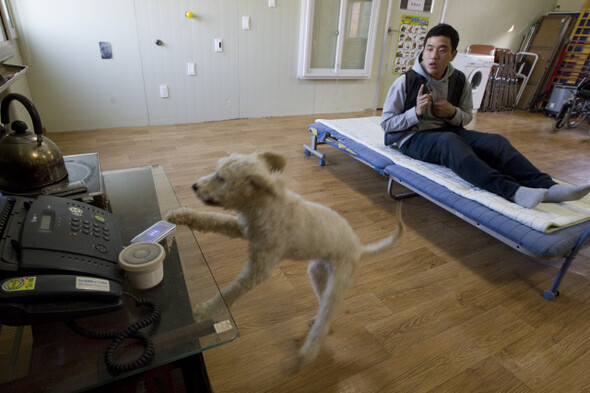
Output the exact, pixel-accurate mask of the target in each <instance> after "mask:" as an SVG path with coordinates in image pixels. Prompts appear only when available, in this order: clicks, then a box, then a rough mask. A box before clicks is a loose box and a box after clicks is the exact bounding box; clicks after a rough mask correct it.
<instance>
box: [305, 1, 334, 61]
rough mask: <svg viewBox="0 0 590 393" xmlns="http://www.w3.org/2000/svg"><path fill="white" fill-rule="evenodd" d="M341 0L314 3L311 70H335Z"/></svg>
mask: <svg viewBox="0 0 590 393" xmlns="http://www.w3.org/2000/svg"><path fill="white" fill-rule="evenodd" d="M339 14H340V0H316V1H314V15H313V33H312V44H311V59H310V60H311V61H310V63H311V64H310V65H311V68H334V67H335V62H336V44H337V40H338V17H339Z"/></svg>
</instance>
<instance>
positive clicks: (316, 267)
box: [307, 259, 332, 327]
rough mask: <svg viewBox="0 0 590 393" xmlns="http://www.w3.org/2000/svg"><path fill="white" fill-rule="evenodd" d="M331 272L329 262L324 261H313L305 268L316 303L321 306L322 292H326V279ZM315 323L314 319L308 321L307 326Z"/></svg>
mask: <svg viewBox="0 0 590 393" xmlns="http://www.w3.org/2000/svg"><path fill="white" fill-rule="evenodd" d="M331 271H332V265H331V264H330V261H327V260H324V259H314V260H313V261H310V262H309V266H308V267H307V274H308V275H309V279H310V280H311V285H312V287H313V290H314V292H315V294H316V296H317V297H318V303H319V304H320V305H321V304H322V298H323V296H324V291H325V290H326V285H327V283H328V277H329V276H330V274H331ZM314 321H315V317H314V318H312V319H310V320H309V326H310V327H311V326H312V325H313V323H314Z"/></svg>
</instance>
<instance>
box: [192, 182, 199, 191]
mask: <svg viewBox="0 0 590 393" xmlns="http://www.w3.org/2000/svg"><path fill="white" fill-rule="evenodd" d="M198 188H199V186H198V185H197V183H195V184H193V191H197V189H198Z"/></svg>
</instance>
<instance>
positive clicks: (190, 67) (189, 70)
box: [186, 63, 197, 75]
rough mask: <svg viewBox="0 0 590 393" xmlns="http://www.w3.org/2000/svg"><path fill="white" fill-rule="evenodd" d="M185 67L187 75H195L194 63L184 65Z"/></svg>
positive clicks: (195, 66) (195, 67)
mask: <svg viewBox="0 0 590 393" xmlns="http://www.w3.org/2000/svg"><path fill="white" fill-rule="evenodd" d="M186 66H187V73H188V74H189V75H197V65H196V64H195V63H186Z"/></svg>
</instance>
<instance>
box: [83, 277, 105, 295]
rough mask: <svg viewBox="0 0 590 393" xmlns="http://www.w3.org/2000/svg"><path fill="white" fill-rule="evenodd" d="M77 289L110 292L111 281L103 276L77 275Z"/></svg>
mask: <svg viewBox="0 0 590 393" xmlns="http://www.w3.org/2000/svg"><path fill="white" fill-rule="evenodd" d="M76 289H82V290H91V291H103V292H108V291H109V290H110V283H109V280H104V279H102V278H92V277H76Z"/></svg>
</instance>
